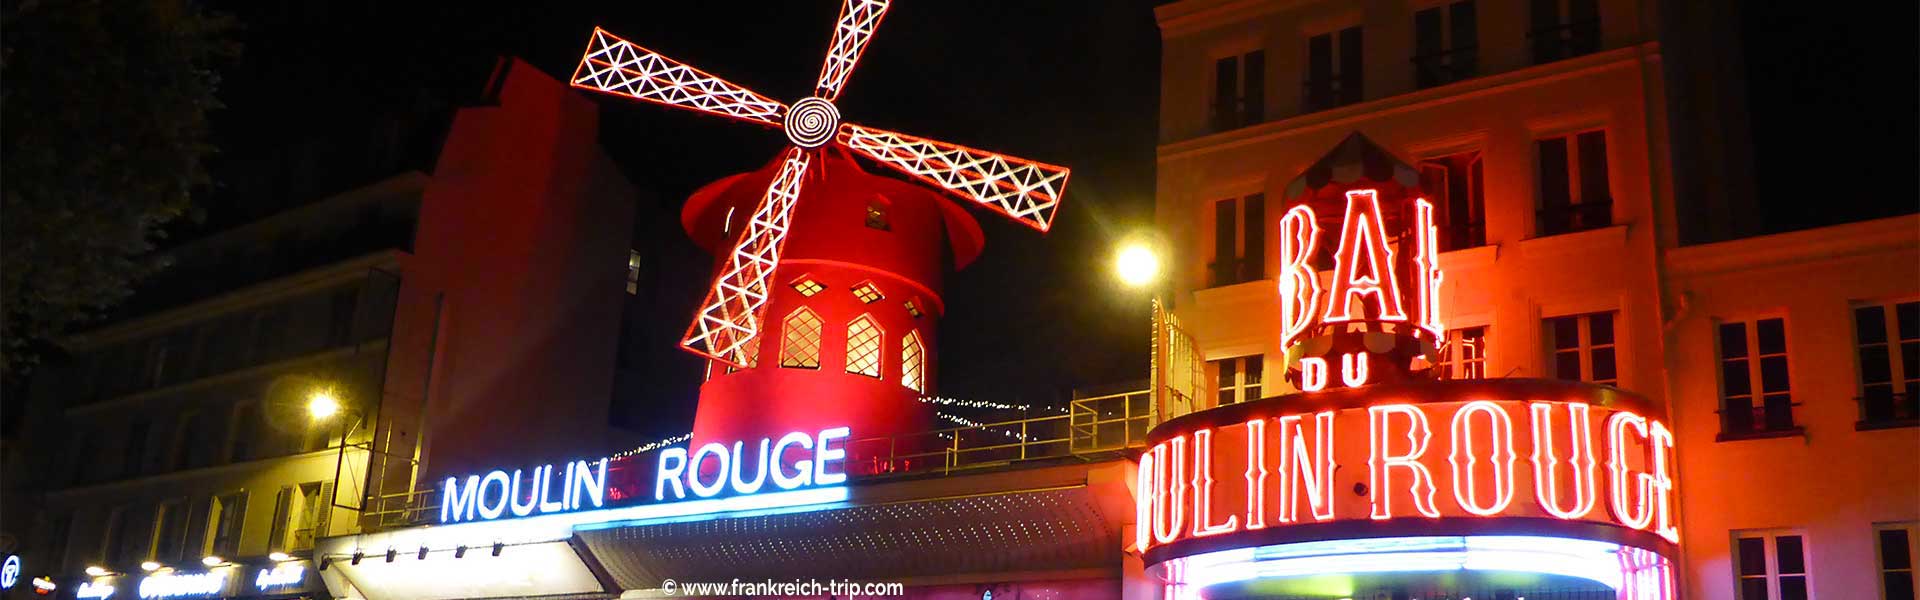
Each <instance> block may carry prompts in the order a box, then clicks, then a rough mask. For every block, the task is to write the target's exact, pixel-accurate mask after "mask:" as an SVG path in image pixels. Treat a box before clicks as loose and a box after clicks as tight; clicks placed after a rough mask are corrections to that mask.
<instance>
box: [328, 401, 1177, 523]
mask: <svg viewBox="0 0 1920 600" xmlns="http://www.w3.org/2000/svg"><path fill="white" fill-rule="evenodd" d="M1158 421H1159V419H1158V415H1157V413H1156V411H1155V410H1154V406H1153V395H1152V394H1151V393H1150V392H1149V391H1148V390H1145V389H1142V390H1135V391H1128V392H1122V393H1117V394H1106V395H1099V396H1090V397H1086V398H1075V399H1074V400H1073V401H1072V403H1071V404H1070V405H1069V406H1068V409H1067V413H1066V414H1054V415H1046V416H1040V417H1031V418H1025V419H1014V420H1008V421H998V422H993V423H980V424H976V425H968V426H963V427H949V428H944V429H933V430H928V431H917V432H912V433H904V434H900V435H893V436H884V437H871V438H862V439H855V440H851V441H848V442H847V446H846V449H847V457H848V458H847V460H848V464H847V473H848V475H849V476H850V477H852V478H854V479H856V480H871V479H880V478H889V477H898V476H907V475H925V474H933V473H938V474H942V475H945V474H950V473H956V472H963V471H973V470H981V469H992V468H998V467H1007V466H1011V465H1015V464H1018V463H1022V462H1030V461H1033V462H1037V461H1041V460H1061V459H1065V460H1071V459H1080V460H1096V459H1099V458H1105V457H1110V456H1117V455H1119V454H1120V453H1121V452H1123V451H1125V450H1127V449H1129V448H1137V447H1141V446H1145V445H1146V440H1147V432H1148V431H1149V430H1151V429H1152V428H1153V426H1154V425H1155V424H1157V423H1158ZM648 456H649V455H648V454H637V455H633V456H630V457H626V459H630V460H650V458H643V457H648ZM440 493H441V491H440V489H439V488H438V487H434V486H433V485H432V484H430V483H429V484H428V485H427V487H423V488H420V489H415V490H410V491H407V492H400V493H393V494H376V495H370V496H368V497H367V499H366V505H365V509H364V510H363V511H362V512H361V527H362V528H363V529H364V530H367V531H378V530H382V529H392V528H399V527H411V526H415V525H420V524H424V523H428V522H430V521H432V520H433V519H434V518H435V517H437V515H438V511H439V510H440V502H439V499H440Z"/></svg>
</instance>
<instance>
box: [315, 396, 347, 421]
mask: <svg viewBox="0 0 1920 600" xmlns="http://www.w3.org/2000/svg"><path fill="white" fill-rule="evenodd" d="M338 412H340V399H338V398H335V397H333V392H332V391H330V390H318V391H315V392H313V394H312V395H309V396H307V414H308V415H310V416H312V417H313V420H315V421H324V420H327V419H328V418H329V417H332V416H333V415H334V413H338Z"/></svg>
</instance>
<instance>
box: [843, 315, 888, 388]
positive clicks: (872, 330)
mask: <svg viewBox="0 0 1920 600" xmlns="http://www.w3.org/2000/svg"><path fill="white" fill-rule="evenodd" d="M880 337H881V334H880V326H879V325H876V324H874V322H873V318H872V317H869V316H867V315H860V316H859V317H857V318H855V319H854V320H853V323H852V324H849V325H847V372H848V373H853V374H856V375H865V376H868V377H872V378H875V379H878V378H880Z"/></svg>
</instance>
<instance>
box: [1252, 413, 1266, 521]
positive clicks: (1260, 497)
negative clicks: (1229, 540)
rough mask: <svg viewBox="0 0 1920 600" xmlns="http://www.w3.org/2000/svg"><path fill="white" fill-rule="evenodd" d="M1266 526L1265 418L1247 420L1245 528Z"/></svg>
mask: <svg viewBox="0 0 1920 600" xmlns="http://www.w3.org/2000/svg"><path fill="white" fill-rule="evenodd" d="M1266 526H1267V420H1266V419H1254V420H1252V421H1247V529H1262V528H1265V527H1266Z"/></svg>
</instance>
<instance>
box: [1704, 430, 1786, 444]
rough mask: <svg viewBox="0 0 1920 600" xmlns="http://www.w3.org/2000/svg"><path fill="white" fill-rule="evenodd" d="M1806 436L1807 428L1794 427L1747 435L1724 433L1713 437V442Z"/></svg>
mask: <svg viewBox="0 0 1920 600" xmlns="http://www.w3.org/2000/svg"><path fill="white" fill-rule="evenodd" d="M1806 436H1807V428H1805V427H1794V428H1792V429H1769V430H1766V431H1748V432H1745V433H1727V432H1724V431H1722V432H1720V433H1719V435H1715V436H1713V441H1716V442H1739V441H1745V440H1765V439H1772V438H1784V437H1806Z"/></svg>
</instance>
